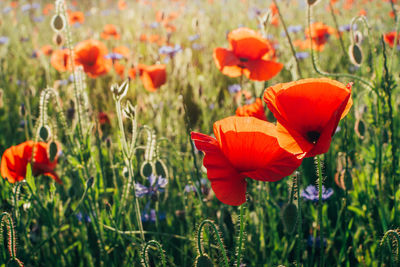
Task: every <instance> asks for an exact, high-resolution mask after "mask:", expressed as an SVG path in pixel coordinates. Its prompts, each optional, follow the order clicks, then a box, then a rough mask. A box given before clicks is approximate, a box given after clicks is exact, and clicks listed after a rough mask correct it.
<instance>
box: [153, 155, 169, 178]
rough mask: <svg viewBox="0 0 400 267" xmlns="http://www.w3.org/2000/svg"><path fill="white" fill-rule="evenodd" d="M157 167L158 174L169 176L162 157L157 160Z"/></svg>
mask: <svg viewBox="0 0 400 267" xmlns="http://www.w3.org/2000/svg"><path fill="white" fill-rule="evenodd" d="M155 167H156V173H157V175H159V176H161V177H165V178H168V177H167V176H168V170H167V166H165V164H164V162H163V161H162V160H161V159H157V160H156V163H155Z"/></svg>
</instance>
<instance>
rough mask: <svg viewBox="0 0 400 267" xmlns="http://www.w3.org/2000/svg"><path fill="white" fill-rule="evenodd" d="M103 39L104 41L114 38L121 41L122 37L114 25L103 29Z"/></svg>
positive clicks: (108, 25) (107, 25)
mask: <svg viewBox="0 0 400 267" xmlns="http://www.w3.org/2000/svg"><path fill="white" fill-rule="evenodd" d="M100 36H101V38H103V39H104V40H108V39H110V38H114V39H115V40H119V39H120V38H121V36H120V35H119V33H118V31H117V27H115V25H113V24H106V25H105V26H104V28H103V32H102V33H101V34H100Z"/></svg>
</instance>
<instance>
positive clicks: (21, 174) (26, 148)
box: [1, 141, 62, 183]
mask: <svg viewBox="0 0 400 267" xmlns="http://www.w3.org/2000/svg"><path fill="white" fill-rule="evenodd" d="M33 147H34V149H33ZM32 150H33V151H32ZM47 150H48V145H47V143H43V142H38V143H36V144H35V143H34V142H33V141H26V142H24V143H22V144H19V145H16V146H12V147H10V148H8V149H6V151H4V154H3V156H2V158H1V176H2V177H3V178H4V179H7V180H8V181H9V182H10V183H15V182H18V181H22V180H24V179H25V175H26V166H27V165H28V163H29V162H31V164H32V165H31V166H32V173H33V175H34V176H38V175H41V174H43V175H46V176H49V177H51V178H53V179H54V180H55V181H56V182H57V183H62V182H61V180H60V178H59V177H58V176H57V174H56V173H55V172H54V169H55V167H56V165H57V157H56V158H55V159H54V161H50V159H49V157H48V156H47ZM32 152H33V153H34V156H33V158H32Z"/></svg>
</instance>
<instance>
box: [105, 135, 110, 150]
mask: <svg viewBox="0 0 400 267" xmlns="http://www.w3.org/2000/svg"><path fill="white" fill-rule="evenodd" d="M106 146H107V148H111V138H110V137H107V139H106Z"/></svg>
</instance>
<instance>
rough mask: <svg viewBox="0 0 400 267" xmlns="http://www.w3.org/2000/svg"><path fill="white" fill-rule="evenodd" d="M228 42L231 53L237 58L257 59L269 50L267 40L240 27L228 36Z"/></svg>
mask: <svg viewBox="0 0 400 267" xmlns="http://www.w3.org/2000/svg"><path fill="white" fill-rule="evenodd" d="M228 40H229V43H230V45H231V48H232V51H233V53H234V54H235V55H236V57H238V58H245V59H250V60H254V59H259V58H261V57H262V56H263V55H264V54H266V53H267V52H268V51H269V50H271V46H270V44H269V42H268V40H266V39H264V38H263V36H262V35H261V34H260V33H258V32H256V31H254V30H252V29H249V28H244V27H242V28H239V29H236V30H233V31H231V32H230V33H229V34H228Z"/></svg>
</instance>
